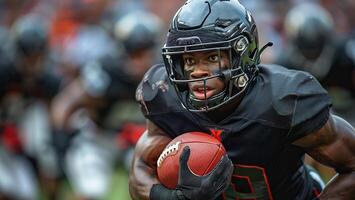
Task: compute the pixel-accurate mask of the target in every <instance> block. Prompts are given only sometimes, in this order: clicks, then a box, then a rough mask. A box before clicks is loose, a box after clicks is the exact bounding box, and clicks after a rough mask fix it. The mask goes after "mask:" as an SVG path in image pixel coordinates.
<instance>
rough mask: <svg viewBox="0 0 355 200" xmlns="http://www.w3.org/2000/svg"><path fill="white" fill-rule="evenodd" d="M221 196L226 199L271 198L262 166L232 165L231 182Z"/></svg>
mask: <svg viewBox="0 0 355 200" xmlns="http://www.w3.org/2000/svg"><path fill="white" fill-rule="evenodd" d="M223 197H224V199H228V200H273V198H272V195H271V191H270V187H269V183H268V180H267V177H266V174H265V170H264V168H261V167H257V166H248V165H234V173H233V176H232V183H231V185H230V186H229V188H228V189H227V190H226V192H225V193H224V194H223Z"/></svg>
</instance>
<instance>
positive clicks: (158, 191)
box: [149, 184, 187, 200]
mask: <svg viewBox="0 0 355 200" xmlns="http://www.w3.org/2000/svg"><path fill="white" fill-rule="evenodd" d="M149 199H150V200H166V199H171V200H187V199H186V198H185V197H184V195H183V194H182V192H181V191H180V190H171V189H168V188H166V187H164V186H163V185H162V184H155V185H153V187H152V189H151V190H150V194H149Z"/></svg>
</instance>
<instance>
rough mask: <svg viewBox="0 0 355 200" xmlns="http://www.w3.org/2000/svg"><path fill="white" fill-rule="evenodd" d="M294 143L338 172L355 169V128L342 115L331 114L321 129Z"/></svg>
mask: <svg viewBox="0 0 355 200" xmlns="http://www.w3.org/2000/svg"><path fill="white" fill-rule="evenodd" d="M293 144H295V145H297V146H300V147H303V148H304V149H305V150H306V151H307V153H308V154H309V155H310V156H311V157H313V158H314V159H315V160H317V161H319V162H320V163H322V164H325V165H327V166H330V167H333V168H334V169H335V170H336V171H338V172H346V171H351V170H354V169H355V130H354V128H353V127H351V125H350V124H348V123H347V122H346V121H345V120H343V119H342V118H340V117H337V116H334V115H330V116H329V119H328V122H327V123H326V124H325V125H324V126H323V127H322V128H321V129H319V130H318V131H316V132H314V133H312V134H309V135H307V136H305V137H303V138H301V139H298V140H296V141H295V142H294V143H293Z"/></svg>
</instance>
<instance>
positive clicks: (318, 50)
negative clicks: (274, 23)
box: [285, 3, 333, 60]
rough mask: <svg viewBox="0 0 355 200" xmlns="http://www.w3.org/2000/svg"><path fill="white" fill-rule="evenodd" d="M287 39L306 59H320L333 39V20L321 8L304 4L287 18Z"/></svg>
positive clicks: (294, 9) (292, 10) (298, 6)
mask: <svg viewBox="0 0 355 200" xmlns="http://www.w3.org/2000/svg"><path fill="white" fill-rule="evenodd" d="M285 31H286V37H287V39H288V40H289V41H290V42H291V43H292V44H293V45H294V47H295V48H297V50H298V51H299V53H301V54H302V55H303V56H304V57H305V58H306V59H309V60H312V59H313V60H315V59H316V58H318V57H319V56H320V55H321V54H322V52H323V50H324V49H326V47H327V44H330V43H331V41H332V37H333V34H332V32H333V19H332V17H331V16H330V14H329V13H328V12H327V11H326V10H325V9H324V8H322V7H321V6H319V5H317V4H314V3H302V4H299V5H297V6H296V7H294V8H292V9H291V10H290V11H289V12H288V14H287V16H286V18H285Z"/></svg>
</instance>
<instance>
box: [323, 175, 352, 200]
mask: <svg viewBox="0 0 355 200" xmlns="http://www.w3.org/2000/svg"><path fill="white" fill-rule="evenodd" d="M354 198H355V171H352V172H350V173H342V174H338V175H337V176H336V177H334V178H333V179H332V180H331V181H330V182H329V183H328V184H327V186H326V187H325V189H324V190H323V192H322V193H321V195H320V196H319V199H320V200H353V199H354Z"/></svg>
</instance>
